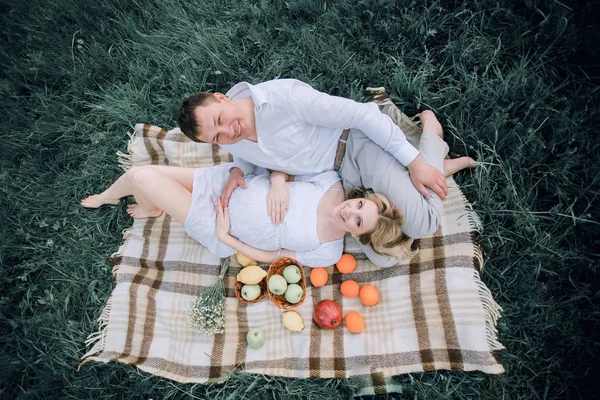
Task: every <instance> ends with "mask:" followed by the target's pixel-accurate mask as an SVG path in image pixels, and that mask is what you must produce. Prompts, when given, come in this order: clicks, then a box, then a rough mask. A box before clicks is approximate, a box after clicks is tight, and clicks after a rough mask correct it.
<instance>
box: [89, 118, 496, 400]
mask: <svg viewBox="0 0 600 400" xmlns="http://www.w3.org/2000/svg"><path fill="white" fill-rule="evenodd" d="M120 160H121V162H122V164H123V166H124V167H125V168H126V167H127V166H131V165H145V164H166V165H176V166H196V167H197V166H211V165H215V164H219V163H222V162H227V161H230V160H231V158H230V155H229V154H228V153H227V152H225V151H224V150H222V149H221V148H220V147H218V146H216V145H211V144H198V143H193V142H191V141H189V140H188V139H187V138H186V137H185V136H184V135H183V134H182V133H181V132H180V131H179V129H175V130H172V131H166V130H163V129H160V128H158V127H155V126H150V125H141V124H140V125H137V126H136V127H135V130H134V132H133V134H132V140H131V141H130V144H129V154H120ZM448 184H449V188H450V190H449V195H448V199H447V200H446V201H445V202H444V211H443V221H442V224H441V226H440V229H439V230H438V231H437V232H436V233H435V234H434V235H433V236H431V237H429V238H426V239H421V240H418V241H417V242H416V243H417V245H418V247H419V249H420V250H419V252H418V254H417V255H416V256H415V257H414V258H413V259H412V260H410V261H409V262H406V263H404V264H400V265H398V266H396V267H392V268H378V267H376V266H374V265H373V264H372V263H371V262H370V261H368V259H366V257H365V256H364V254H362V253H360V251H359V249H358V246H357V245H356V242H355V241H354V240H353V239H351V238H349V239H348V238H347V240H346V247H345V251H346V252H347V253H351V254H353V255H354V256H355V257H356V258H357V260H358V266H357V268H356V269H355V271H354V272H353V273H351V274H349V275H342V274H340V273H339V272H338V271H337V269H335V267H333V266H330V267H328V268H327V270H328V272H329V274H330V279H329V281H328V282H327V284H326V285H325V286H323V287H320V288H315V287H312V285H310V284H308V285H307V286H308V288H307V296H306V300H305V301H304V303H303V304H302V305H301V306H299V307H298V308H297V309H296V310H297V311H298V312H299V313H300V314H301V316H302V317H303V319H304V321H305V324H306V328H305V329H304V330H303V331H301V332H290V331H288V330H286V329H285V328H284V326H283V324H282V322H281V316H282V310H281V309H279V308H276V307H275V306H274V305H273V304H271V303H270V301H269V299H268V297H266V298H265V300H263V301H261V302H260V303H257V304H253V305H245V304H243V303H241V302H239V301H238V300H237V298H236V297H235V294H234V291H233V282H234V278H235V276H236V275H237V273H238V272H239V271H240V269H241V267H240V265H239V264H238V263H237V260H236V259H235V257H232V262H231V266H230V268H229V271H228V273H227V275H226V277H225V278H224V285H225V290H226V299H225V300H226V306H227V313H226V325H225V331H224V333H222V334H217V335H214V336H208V337H207V336H199V335H198V334H196V333H195V332H194V331H193V330H192V329H190V327H189V324H188V316H187V314H188V310H189V309H190V306H191V305H192V303H193V302H194V300H195V299H196V297H197V296H198V295H199V294H200V293H201V292H202V291H203V290H204V289H205V288H207V287H208V286H210V285H211V284H212V283H213V282H214V281H215V279H216V278H217V276H218V274H219V264H220V260H219V258H217V257H216V256H214V255H212V254H211V253H210V252H209V251H208V250H207V249H205V248H204V247H203V246H201V245H200V244H199V243H197V242H195V241H194V240H193V239H191V238H190V237H189V236H188V235H187V234H186V232H185V230H184V228H183V226H182V225H181V224H178V223H176V222H174V221H172V219H171V218H170V217H169V216H168V215H164V214H163V215H162V216H161V217H159V218H150V219H146V220H135V221H134V223H133V226H132V227H131V228H130V229H128V230H127V231H126V232H125V234H124V238H125V242H124V244H123V245H122V246H121V247H120V248H119V250H118V251H117V252H116V253H115V254H114V255H113V257H114V265H115V266H114V270H113V271H114V279H115V287H114V290H113V292H112V294H111V296H110V298H109V300H108V302H107V304H106V307H105V308H104V310H103V312H102V314H101V316H100V318H99V330H98V332H95V333H93V334H91V335H90V336H89V338H88V341H87V344H88V345H89V346H91V348H90V349H89V351H88V352H87V353H86V354H85V355H84V356H83V357H82V360H84V361H89V360H94V361H102V362H109V361H120V362H123V363H128V364H133V365H135V366H137V367H138V368H139V369H141V370H143V371H146V372H149V373H152V374H155V375H159V376H162V377H166V378H169V379H173V380H176V381H179V382H206V381H208V380H212V379H217V378H221V377H226V376H227V375H228V374H230V373H231V372H230V371H231V370H244V371H246V372H251V373H260V374H268V375H280V376H286V377H297V378H308V377H320V378H330V377H336V378H351V379H352V380H353V382H354V383H355V384H356V385H357V387H358V388H359V390H358V393H357V394H360V395H364V394H373V393H385V392H394V391H397V390H396V389H399V388H397V387H396V386H395V385H394V380H393V376H394V375H398V374H404V373H410V372H419V371H431V370H436V369H449V370H459V371H473V370H479V371H483V372H486V373H492V374H496V373H501V372H503V366H502V364H501V361H500V360H499V357H498V351H499V350H501V349H503V346H502V345H501V344H500V342H499V341H498V340H497V331H496V320H497V318H499V316H500V315H499V311H500V307H499V306H498V305H497V304H496V303H495V302H494V299H493V298H492V295H491V293H490V291H489V290H488V289H487V287H486V286H485V284H484V283H483V282H482V281H481V279H480V275H479V270H480V268H481V266H482V255H481V253H480V251H479V250H478V249H479V248H478V246H476V245H474V243H473V238H474V236H475V234H476V232H477V231H478V229H479V224H478V219H477V216H476V214H475V213H474V212H473V211H472V209H471V207H470V205H469V203H468V202H467V200H466V199H465V197H464V196H463V194H462V193H461V191H460V189H459V188H458V187H457V185H456V184H455V182H454V181H453V179H452V178H449V179H448ZM207 223H213V222H212V221H207ZM306 272H307V273H309V272H310V270H308V269H307V271H306ZM346 279H354V280H356V281H357V282H359V283H361V284H362V283H371V284H373V285H374V286H375V287H376V288H377V289H378V291H379V293H380V301H379V303H378V304H377V305H375V306H372V307H366V306H363V305H361V303H360V301H359V300H358V299H357V298H353V299H349V298H345V297H343V296H342V295H341V294H340V290H339V286H340V283H341V282H342V281H343V280H346ZM322 299H333V300H334V301H336V302H337V303H338V304H340V305H341V307H342V309H343V311H344V313H346V312H348V311H351V310H356V311H358V312H360V313H361V314H362V315H363V316H364V318H365V320H366V328H365V330H364V331H363V332H362V333H360V334H353V333H350V332H349V331H348V330H347V329H345V328H344V327H343V326H340V327H338V328H337V329H335V330H330V331H325V330H321V329H319V328H318V327H316V325H315V324H314V323H313V322H312V311H313V308H314V305H316V303H318V302H319V301H320V300H322ZM252 327H261V328H262V329H263V330H264V332H265V335H266V338H267V339H266V343H265V345H264V346H263V347H262V348H260V349H258V350H252V349H249V348H248V347H247V345H246V334H247V332H248V330H249V329H250V328H252Z"/></svg>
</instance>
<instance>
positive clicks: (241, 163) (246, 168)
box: [229, 156, 256, 176]
mask: <svg viewBox="0 0 600 400" xmlns="http://www.w3.org/2000/svg"><path fill="white" fill-rule="evenodd" d="M236 167H237V168H239V169H241V170H242V172H243V173H244V176H248V175H250V174H251V173H252V172H253V171H254V169H255V168H256V165H254V164H250V163H249V162H248V161H246V160H244V159H241V158H239V157H235V156H234V157H233V163H232V164H231V167H230V168H229V171H231V169H232V168H236Z"/></svg>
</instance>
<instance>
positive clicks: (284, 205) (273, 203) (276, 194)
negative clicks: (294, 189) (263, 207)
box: [267, 171, 290, 224]
mask: <svg viewBox="0 0 600 400" xmlns="http://www.w3.org/2000/svg"><path fill="white" fill-rule="evenodd" d="M286 179H287V175H286V174H284V173H282V172H277V171H273V172H272V173H271V189H270V190H269V195H268V196H267V211H268V212H269V216H270V217H271V221H273V223H274V224H281V223H283V221H284V220H285V213H286V211H287V210H288V206H289V204H290V192H289V190H288V188H287V185H286V184H285V182H286Z"/></svg>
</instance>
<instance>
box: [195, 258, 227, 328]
mask: <svg viewBox="0 0 600 400" xmlns="http://www.w3.org/2000/svg"><path fill="white" fill-rule="evenodd" d="M227 268H229V258H225V259H224V260H223V261H222V262H221V273H220V274H219V277H218V278H217V280H216V281H215V282H214V283H213V284H212V285H210V286H209V287H207V288H206V290H204V292H203V293H202V294H201V295H200V296H198V298H197V299H196V301H194V304H193V305H192V308H191V309H190V311H189V312H188V317H189V319H190V325H191V327H192V329H193V330H195V331H197V332H198V333H200V334H201V335H205V336H209V335H214V334H215V333H223V330H224V328H225V311H226V308H227V307H226V306H225V289H224V287H223V277H224V276H225V273H226V272H227Z"/></svg>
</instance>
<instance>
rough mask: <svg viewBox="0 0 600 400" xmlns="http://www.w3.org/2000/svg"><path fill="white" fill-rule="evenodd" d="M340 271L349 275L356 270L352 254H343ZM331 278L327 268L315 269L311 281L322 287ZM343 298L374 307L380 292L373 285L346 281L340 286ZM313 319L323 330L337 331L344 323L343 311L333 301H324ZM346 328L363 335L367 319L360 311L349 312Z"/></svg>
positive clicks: (338, 267) (319, 305)
mask: <svg viewBox="0 0 600 400" xmlns="http://www.w3.org/2000/svg"><path fill="white" fill-rule="evenodd" d="M336 267H337V269H338V271H340V272H341V273H342V274H349V273H351V272H352V271H354V269H355V268H356V259H355V258H354V257H352V256H351V255H350V254H343V255H342V257H341V258H340V260H339V261H338V262H337V263H336ZM328 279H329V276H328V274H327V270H326V269H325V268H313V270H312V271H311V273H310V281H311V283H312V284H313V286H316V287H320V286H323V285H325V283H327V280H328ZM340 292H341V293H342V296H344V297H348V298H355V297H358V298H359V300H360V302H361V303H362V304H363V305H365V306H374V305H375V304H377V302H378V301H379V292H378V291H377V289H376V288H375V286H373V285H369V284H365V285H362V286H361V285H359V284H358V282H356V281H354V280H346V281H344V282H342V284H341V285H340ZM313 319H314V321H315V323H316V324H317V325H318V326H319V327H320V328H322V329H335V328H337V327H338V326H339V325H340V323H341V321H342V309H341V307H340V306H339V305H338V304H337V303H336V302H334V301H333V300H322V301H321V302H319V303H318V304H317V305H316V307H315V310H314V313H313ZM344 324H345V325H346V328H347V329H348V330H349V331H350V332H352V333H361V332H362V331H363V330H364V329H365V319H364V318H363V316H362V315H361V314H360V313H359V312H358V311H349V312H347V313H346V316H345V317H344Z"/></svg>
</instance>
